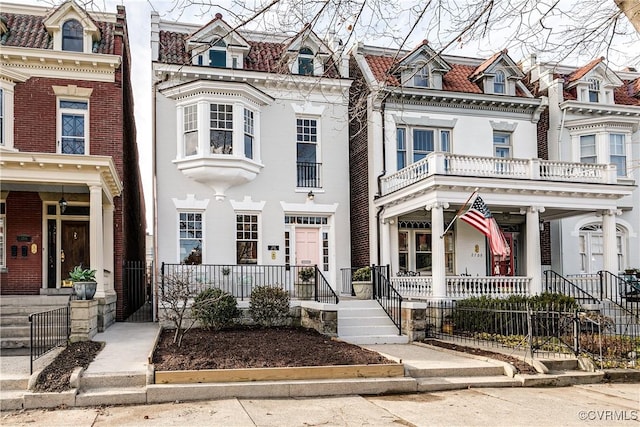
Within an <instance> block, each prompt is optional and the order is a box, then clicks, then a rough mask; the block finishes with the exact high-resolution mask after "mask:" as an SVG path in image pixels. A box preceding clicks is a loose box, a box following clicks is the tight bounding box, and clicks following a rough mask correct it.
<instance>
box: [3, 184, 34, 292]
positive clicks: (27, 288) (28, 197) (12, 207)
mask: <svg viewBox="0 0 640 427" xmlns="http://www.w3.org/2000/svg"><path fill="white" fill-rule="evenodd" d="M5 215H6V224H7V226H6V233H7V235H6V241H7V253H6V261H7V272H5V273H1V274H0V292H1V293H2V295H38V294H40V288H41V287H42V279H41V276H42V201H41V200H40V197H39V196H38V193H22V192H14V191H12V192H10V193H9V195H8V196H7V200H6V212H5ZM18 235H28V236H31V241H29V242H19V241H18V239H17V237H18ZM32 243H35V244H36V245H38V251H37V253H35V254H32V253H31V244H32ZM14 245H16V246H18V256H17V257H12V256H11V246H14ZM22 246H27V256H26V257H23V256H22Z"/></svg>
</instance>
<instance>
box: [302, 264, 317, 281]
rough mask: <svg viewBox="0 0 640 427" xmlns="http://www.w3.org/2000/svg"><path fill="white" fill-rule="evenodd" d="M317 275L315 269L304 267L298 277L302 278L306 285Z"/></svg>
mask: <svg viewBox="0 0 640 427" xmlns="http://www.w3.org/2000/svg"><path fill="white" fill-rule="evenodd" d="M315 275H316V270H315V268H313V267H304V268H301V269H300V271H298V277H299V278H300V280H302V281H303V282H304V283H307V282H308V281H309V280H311V279H312V278H313V277H314V276H315Z"/></svg>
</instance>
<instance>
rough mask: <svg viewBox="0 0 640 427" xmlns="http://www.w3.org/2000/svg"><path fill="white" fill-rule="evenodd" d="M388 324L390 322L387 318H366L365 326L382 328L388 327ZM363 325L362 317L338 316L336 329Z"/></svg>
mask: <svg viewBox="0 0 640 427" xmlns="http://www.w3.org/2000/svg"><path fill="white" fill-rule="evenodd" d="M390 323H391V320H390V319H389V317H388V316H372V317H367V318H366V324H367V325H371V326H383V325H389V324H390ZM363 324H364V322H363V318H362V317H343V316H340V315H339V316H338V329H340V328H341V327H344V326H362V325H363ZM391 324H392V323H391Z"/></svg>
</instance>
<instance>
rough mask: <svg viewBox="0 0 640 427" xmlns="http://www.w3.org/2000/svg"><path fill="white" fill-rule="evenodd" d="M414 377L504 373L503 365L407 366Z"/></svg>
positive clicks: (478, 375)
mask: <svg viewBox="0 0 640 427" xmlns="http://www.w3.org/2000/svg"><path fill="white" fill-rule="evenodd" d="M406 372H407V375H409V376H410V377H413V378H429V377H447V378H449V377H489V376H501V375H504V367H503V366H498V365H495V366H471V367H457V368H406Z"/></svg>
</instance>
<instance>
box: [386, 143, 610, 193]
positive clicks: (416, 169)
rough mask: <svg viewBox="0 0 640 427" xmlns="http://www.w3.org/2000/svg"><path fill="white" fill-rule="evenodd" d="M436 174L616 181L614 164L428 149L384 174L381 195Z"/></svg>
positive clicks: (569, 180)
mask: <svg viewBox="0 0 640 427" xmlns="http://www.w3.org/2000/svg"><path fill="white" fill-rule="evenodd" d="M435 174H438V175H459V176H474V177H488V178H492V177H493V178H514V179H535V180H547V181H568V182H591V183H600V184H615V183H616V182H617V176H616V168H615V166H614V165H605V164H592V163H571V162H558V161H549V160H540V159H506V158H495V157H477V156H463V155H458V154H451V153H431V154H429V155H428V156H426V157H425V158H423V159H421V160H419V161H417V162H415V163H412V164H410V165H409V166H407V167H406V168H403V169H401V170H399V171H397V172H395V173H393V174H390V175H388V176H385V177H383V178H382V195H386V194H389V193H393V192H394V191H397V190H400V189H402V188H405V187H407V186H409V185H411V184H414V183H416V182H418V181H421V180H423V179H425V178H427V177H429V176H431V175H435Z"/></svg>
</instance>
